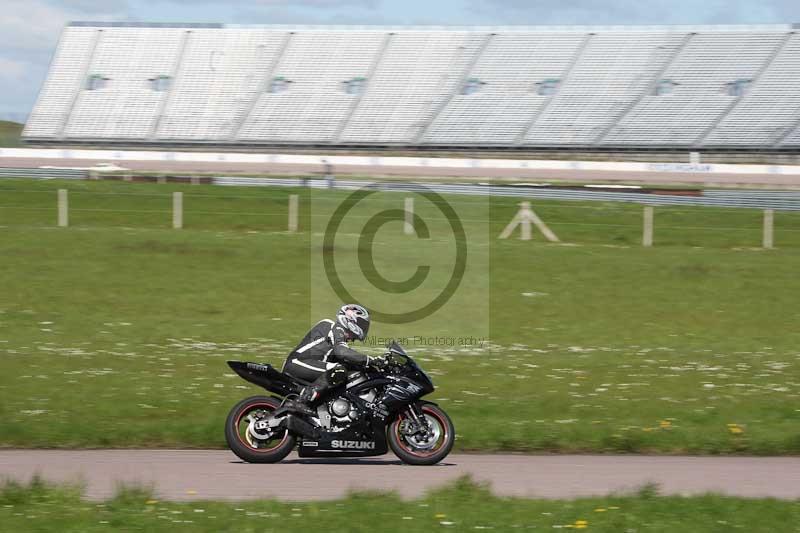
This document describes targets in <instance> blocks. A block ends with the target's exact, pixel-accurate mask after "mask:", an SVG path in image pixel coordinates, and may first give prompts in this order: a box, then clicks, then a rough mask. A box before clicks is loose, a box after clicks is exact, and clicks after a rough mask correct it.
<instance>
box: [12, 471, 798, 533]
mask: <svg viewBox="0 0 800 533" xmlns="http://www.w3.org/2000/svg"><path fill="white" fill-rule="evenodd" d="M798 524H800V502H798V501H780V500H772V499H753V500H748V499H739V498H732V497H726V496H720V495H714V494H708V495H702V496H694V497H680V496H661V495H659V494H658V492H657V487H653V486H649V487H643V488H642V489H640V490H639V491H637V492H634V493H631V494H626V495H613V496H607V497H602V498H581V499H576V500H571V501H564V500H534V499H522V498H499V497H496V496H494V495H493V494H492V493H491V492H490V490H489V489H488V488H487V487H485V486H480V485H476V484H474V483H472V482H471V481H469V480H468V479H461V480H459V481H457V482H456V483H454V484H452V485H450V486H446V487H444V488H441V489H438V490H436V491H433V492H430V493H428V494H427V495H426V496H425V497H423V498H420V499H416V500H402V499H400V498H398V497H397V496H396V495H395V494H391V493H389V494H381V493H372V492H369V493H353V494H352V495H350V496H349V497H347V498H346V499H342V500H336V501H325V502H313V503H296V502H292V503H282V502H277V501H273V500H261V501H249V502H237V503H224V502H215V501H197V502H188V503H173V502H165V501H159V500H157V499H156V498H155V497H154V496H153V495H152V494H151V493H150V492H149V491H148V490H146V489H141V488H130V487H129V488H124V487H123V488H121V489H119V491H118V493H117V495H116V496H115V497H114V498H112V499H110V500H107V501H104V502H102V503H98V502H91V501H87V500H85V499H82V497H81V490H80V488H78V487H74V486H72V487H70V486H50V485H47V484H45V483H42V482H41V481H39V480H34V481H32V482H31V483H30V484H29V485H19V484H13V483H7V484H6V485H5V486H4V487H3V488H0V531H8V532H18V531H59V532H62V531H64V532H68V531H75V532H77V531H80V532H91V531H148V532H150V531H154V532H156V531H170V532H172V531H214V532H221V531H231V532H237V533H238V532H245V533H246V532H255V531H259V532H272V531H281V532H287V533H291V532H293V531H347V532H354V533H355V532H360V531H364V532H366V531H375V530H376V528H377V529H379V530H380V531H386V532H387V533H388V532H394V531H397V532H403V533H406V532H410V531H431V530H443V531H447V530H453V531H468V530H483V529H489V530H494V531H516V530H518V529H519V530H528V529H536V530H552V529H570V530H572V529H582V530H587V531H597V532H604V531H607V532H613V533H618V532H621V531H636V532H674V531H679V530H680V531H686V532H687V533H701V532H721V531H739V530H741V531H747V532H773V531H785V532H792V531H795V532H796V531H800V526H799V525H798Z"/></svg>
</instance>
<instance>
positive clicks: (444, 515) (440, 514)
mask: <svg viewBox="0 0 800 533" xmlns="http://www.w3.org/2000/svg"><path fill="white" fill-rule="evenodd" d="M434 518H447V515H446V514H444V513H439V514H437V515H435V516H434Z"/></svg>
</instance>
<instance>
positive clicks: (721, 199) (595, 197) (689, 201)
mask: <svg viewBox="0 0 800 533" xmlns="http://www.w3.org/2000/svg"><path fill="white" fill-rule="evenodd" d="M213 183H214V184H215V185H227V186H237V187H304V186H305V187H312V188H326V187H327V186H328V184H327V182H326V181H325V180H320V179H270V178H236V177H218V178H214V179H213ZM366 185H368V182H364V181H354V180H336V188H337V189H348V190H354V189H358V188H361V187H364V186H366ZM377 187H378V188H379V189H380V190H384V191H397V192H402V191H409V192H419V191H425V190H430V191H434V192H437V193H441V194H464V195H472V196H503V197H514V198H528V199H532V198H541V199H546V200H575V201H587V200H588V201H600V202H634V203H639V204H645V205H684V206H710V207H738V208H751V209H777V210H783V211H800V192H797V191H764V190H760V191H752V190H706V191H704V192H703V195H702V196H675V195H668V194H654V193H643V192H638V193H637V192H609V191H596V190H595V191H592V190H588V189H587V190H576V189H555V188H553V189H550V188H533V187H510V186H493V185H450V184H439V183H437V184H433V183H432V184H425V185H421V184H415V183H394V182H388V183H387V182H384V183H379V184H378V185H377Z"/></svg>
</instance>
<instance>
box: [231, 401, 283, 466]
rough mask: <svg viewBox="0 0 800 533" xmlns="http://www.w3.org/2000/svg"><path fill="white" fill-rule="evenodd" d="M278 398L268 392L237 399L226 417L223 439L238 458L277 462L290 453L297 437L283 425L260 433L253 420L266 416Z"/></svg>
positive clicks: (275, 406) (249, 460) (276, 405)
mask: <svg viewBox="0 0 800 533" xmlns="http://www.w3.org/2000/svg"><path fill="white" fill-rule="evenodd" d="M278 407H280V402H279V401H278V400H276V399H275V398H269V397H267V396H251V397H250V398H245V399H244V400H242V401H241V402H239V403H237V404H236V405H234V406H233V409H231V412H230V414H228V419H227V420H226V421H225V440H226V441H227V442H228V447H229V448H230V449H231V451H232V452H233V453H235V454H236V455H237V456H238V457H239V458H240V459H242V460H244V461H247V462H248V463H277V462H279V461H281V460H283V458H284V457H286V456H287V455H289V452H291V451H292V449H293V448H294V445H295V442H296V439H295V437H294V436H293V435H290V434H289V432H288V431H286V430H285V429H279V430H277V431H276V432H275V433H259V431H258V430H257V429H255V428H254V424H255V422H257V421H258V420H262V419H264V418H266V417H267V416H269V414H270V413H272V412H273V411H275V410H276V409H277V408H278Z"/></svg>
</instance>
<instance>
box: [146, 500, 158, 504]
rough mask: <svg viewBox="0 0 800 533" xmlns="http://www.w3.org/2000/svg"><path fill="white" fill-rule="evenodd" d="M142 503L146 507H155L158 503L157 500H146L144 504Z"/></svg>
mask: <svg viewBox="0 0 800 533" xmlns="http://www.w3.org/2000/svg"><path fill="white" fill-rule="evenodd" d="M144 503H145V504H147V505H155V504H157V503H158V500H147V501H146V502H144Z"/></svg>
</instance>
